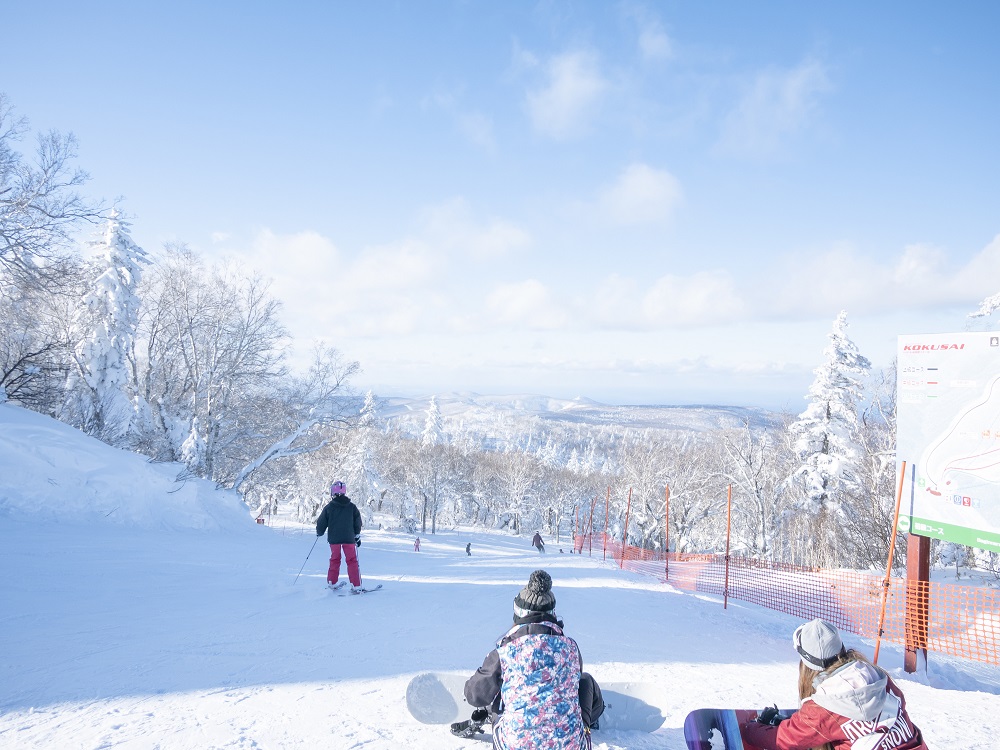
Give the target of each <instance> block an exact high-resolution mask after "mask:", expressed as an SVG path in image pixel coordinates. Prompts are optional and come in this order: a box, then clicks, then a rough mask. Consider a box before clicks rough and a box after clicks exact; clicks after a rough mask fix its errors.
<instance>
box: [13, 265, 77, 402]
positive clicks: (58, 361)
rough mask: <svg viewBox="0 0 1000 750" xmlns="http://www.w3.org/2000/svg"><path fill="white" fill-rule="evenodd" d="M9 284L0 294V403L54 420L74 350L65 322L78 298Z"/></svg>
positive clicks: (22, 283)
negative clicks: (8, 401)
mask: <svg viewBox="0 0 1000 750" xmlns="http://www.w3.org/2000/svg"><path fill="white" fill-rule="evenodd" d="M67 275H71V274H70V273H68V274H67ZM8 281H9V282H10V283H9V284H8V285H7V286H6V287H4V290H3V293H2V294H0V321H3V324H2V325H0V401H3V400H4V399H5V398H8V397H9V398H10V400H11V401H14V402H16V403H18V404H21V405H22V406H25V407H27V408H29V409H33V410H35V411H38V412H41V413H43V414H48V415H50V416H51V415H55V414H57V413H58V411H59V409H60V407H61V406H62V404H63V400H64V395H65V385H66V378H67V375H68V374H69V367H70V362H71V360H72V350H73V346H72V342H71V337H70V333H69V328H70V326H69V325H68V322H69V321H71V320H72V313H71V310H72V308H73V307H74V306H75V305H76V303H77V301H78V299H79V296H78V295H74V294H63V291H64V289H63V288H62V287H59V288H58V289H55V290H46V289H41V288H39V287H38V286H36V285H35V284H30V283H27V282H25V281H24V280H22V279H18V278H10V279H8Z"/></svg>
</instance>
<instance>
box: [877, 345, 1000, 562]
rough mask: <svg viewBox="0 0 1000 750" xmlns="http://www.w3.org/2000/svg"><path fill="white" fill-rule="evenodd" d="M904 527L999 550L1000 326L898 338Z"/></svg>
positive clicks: (898, 455) (899, 457)
mask: <svg viewBox="0 0 1000 750" xmlns="http://www.w3.org/2000/svg"><path fill="white" fill-rule="evenodd" d="M896 393H897V412H896V461H897V462H898V463H897V476H898V474H899V468H900V465H899V462H902V461H906V477H905V479H904V484H903V498H902V503H901V505H900V517H899V528H900V530H901V531H905V532H910V533H913V534H919V535H920V536H927V537H931V538H935V539H944V540H946V541H949V542H956V543H958V544H964V545H968V546H971V547H979V548H981V549H986V550H990V551H991V552H1000V332H996V331H994V332H985V333H982V332H976V333H969V332H966V333H948V334H944V333H935V334H927V335H905V336H900V337H899V346H898V351H897V389H896Z"/></svg>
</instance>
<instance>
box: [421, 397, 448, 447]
mask: <svg viewBox="0 0 1000 750" xmlns="http://www.w3.org/2000/svg"><path fill="white" fill-rule="evenodd" d="M443 441H444V426H443V423H442V421H441V408H440V407H439V406H438V402H437V396H431V402H430V404H429V405H428V406H427V420H426V421H425V422H424V432H423V435H422V437H421V442H422V443H423V445H424V446H425V447H429V446H433V445H440V444H441V443H442V442H443Z"/></svg>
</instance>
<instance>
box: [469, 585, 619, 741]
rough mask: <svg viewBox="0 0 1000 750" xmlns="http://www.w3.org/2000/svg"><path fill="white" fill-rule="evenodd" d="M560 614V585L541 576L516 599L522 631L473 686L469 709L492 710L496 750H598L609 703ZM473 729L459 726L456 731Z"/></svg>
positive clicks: (490, 657) (510, 634)
mask: <svg viewBox="0 0 1000 750" xmlns="http://www.w3.org/2000/svg"><path fill="white" fill-rule="evenodd" d="M555 607H556V598H555V596H554V595H553V594H552V578H551V577H550V576H549V574H548V573H546V572H545V571H544V570H536V571H535V572H534V573H532V574H531V577H530V578H529V579H528V585H527V586H525V587H524V588H523V589H521V591H520V592H519V593H518V595H517V596H516V597H514V626H513V627H512V628H511V629H510V630H508V631H507V632H506V633H504V635H503V636H501V638H500V640H499V641H498V642H497V646H496V648H495V649H493V650H492V651H490V653H489V654H487V655H486V659H485V660H484V661H483V665H482V666H481V667H480V668H479V669H478V670H476V673H475V674H474V675H472V677H470V678H469V679H468V681H467V682H466V683H465V700H466V701H468V703H469V705H471V706H481V707H489V716H490V720H491V721H492V723H493V747H494V748H495V749H496V750H533V749H534V748H543V747H544V748H546V750H583V749H584V748H589V747H590V730H591V728H595V729H596V728H597V725H598V718H600V716H601V714H602V713H603V712H604V700H603V699H602V698H601V689H600V687H599V686H598V684H597V681H596V680H594V678H593V677H591V676H590V675H589V674H587V673H586V672H584V671H583V657H582V656H581V655H580V648H579V646H577V644H576V641H574V640H573V639H572V638H570V637H569V636H567V635H565V634H564V633H563V624H562V621H561V620H559V618H558V617H556V614H555ZM484 714H485V712H484V711H480V712H477V713H476V714H474V718H475V717H477V716H478V717H479V718H481V717H483V715H484ZM468 723H469V722H459V723H458V724H457V725H452V731H453V732H454V731H456V727H457V728H458V730H459V731H460V730H461V729H463V726H462V725H467V724H468Z"/></svg>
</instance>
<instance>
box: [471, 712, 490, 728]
mask: <svg viewBox="0 0 1000 750" xmlns="http://www.w3.org/2000/svg"><path fill="white" fill-rule="evenodd" d="M489 716H490V712H489V711H487V710H486V709H485V708H477V709H476V710H475V711H473V712H472V720H473V721H474V722H476V723H477V724H482V723H483V722H485V721H486V720H487V719H488V718H489Z"/></svg>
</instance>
